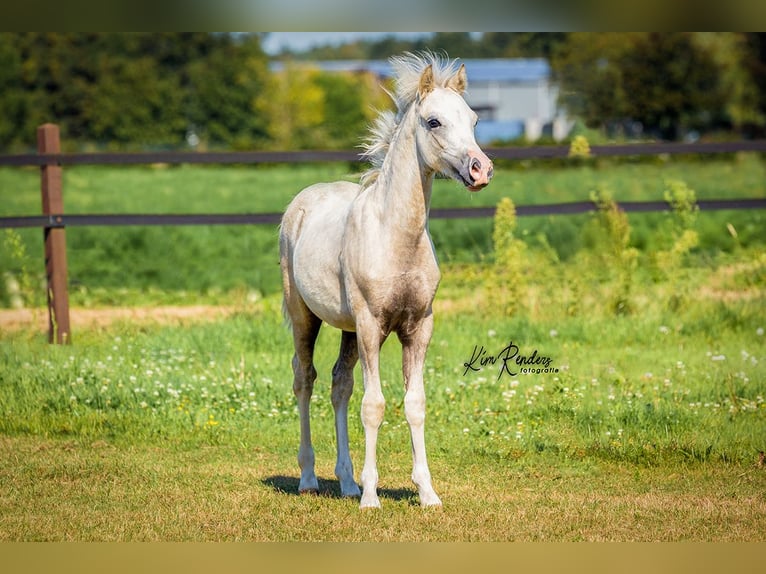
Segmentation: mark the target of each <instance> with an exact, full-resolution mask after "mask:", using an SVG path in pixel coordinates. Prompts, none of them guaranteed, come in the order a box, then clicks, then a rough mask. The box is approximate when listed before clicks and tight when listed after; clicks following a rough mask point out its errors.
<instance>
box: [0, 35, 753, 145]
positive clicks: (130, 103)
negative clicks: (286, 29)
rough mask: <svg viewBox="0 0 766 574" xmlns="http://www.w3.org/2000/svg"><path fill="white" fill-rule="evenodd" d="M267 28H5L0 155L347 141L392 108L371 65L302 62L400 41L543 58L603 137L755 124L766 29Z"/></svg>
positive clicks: (369, 51) (474, 54) (376, 52)
mask: <svg viewBox="0 0 766 574" xmlns="http://www.w3.org/2000/svg"><path fill="white" fill-rule="evenodd" d="M262 39H263V35H262V34H214V33H205V32H202V33H177V32H173V33H135V34H129V33H38V32H27V33H0V110H2V112H1V113H0V151H5V152H8V151H19V150H26V149H28V148H29V147H30V146H32V145H33V143H34V139H35V135H34V134H35V129H36V127H37V126H38V125H40V124H42V123H45V122H56V123H58V124H59V125H60V126H61V129H62V137H63V140H64V143H65V145H67V146H69V147H70V148H77V149H90V148H92V149H104V148H111V149H152V148H174V149H175V148H183V147H188V146H192V147H195V148H197V149H205V148H228V149H301V148H349V147H353V146H355V145H356V144H357V143H358V142H359V140H360V137H361V136H363V134H364V132H365V128H366V125H367V124H368V123H369V121H370V119H371V117H372V115H373V114H374V113H375V111H374V110H375V109H376V108H381V107H385V106H387V105H389V103H388V100H387V97H386V96H385V94H384V93H383V91H382V90H380V89H379V86H378V85H377V83H378V81H377V79H376V78H374V77H372V76H370V75H368V74H350V73H348V74H337V73H327V72H322V71H321V70H319V69H318V68H316V67H315V66H311V65H310V64H307V63H306V62H305V60H316V59H338V58H351V59H385V58H388V57H389V56H391V55H392V54H396V53H400V52H402V51H405V50H410V51H418V50H424V49H429V50H433V51H445V52H447V53H448V54H449V55H450V56H453V57H457V56H459V57H461V58H463V59H467V58H495V57H543V58H546V59H548V60H549V61H550V62H551V65H552V69H553V74H554V79H555V80H556V81H557V82H558V83H559V84H560V88H561V90H560V91H561V104H562V105H563V106H564V107H565V108H566V110H567V111H568V113H569V114H570V115H572V116H575V117H578V118H580V119H581V120H582V121H583V122H584V123H585V124H587V125H588V126H589V127H592V128H597V129H601V130H603V131H604V132H605V133H607V134H608V135H622V136H626V137H634V136H635V137H647V136H650V137H662V138H666V139H678V138H680V137H684V136H688V135H689V134H694V133H699V134H706V133H710V132H716V131H719V132H731V131H735V132H739V133H744V134H746V135H757V136H763V135H764V126H766V34H761V33H712V32H711V33H661V34H659V33H658V34H650V33H634V34H606V33H501V32H486V33H483V34H480V35H475V34H468V33H462V32H457V33H437V34H434V35H432V36H430V37H428V38H424V39H418V40H402V39H399V38H396V37H394V36H390V37H386V38H383V39H381V40H375V41H361V42H351V43H348V44H344V45H341V46H332V47H330V46H324V47H318V48H315V49H313V50H310V51H307V52H304V53H300V54H294V53H290V52H283V53H282V54H280V55H279V56H278V58H279V59H280V60H282V61H283V63H284V70H283V71H281V72H272V71H270V69H269V57H268V56H267V55H266V54H265V53H264V52H263V50H262V48H261V41H262Z"/></svg>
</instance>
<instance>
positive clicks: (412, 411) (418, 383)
mask: <svg viewBox="0 0 766 574" xmlns="http://www.w3.org/2000/svg"><path fill="white" fill-rule="evenodd" d="M433 326H434V320H433V315H432V314H430V313H429V315H428V316H427V317H425V318H424V319H423V320H422V321H421V323H420V325H419V327H418V328H417V329H416V330H415V331H414V332H412V333H409V334H408V335H407V336H406V337H400V339H401V340H402V370H403V372H404V385H405V389H406V392H405V395H404V414H405V416H406V417H407V422H408V423H409V425H410V434H411V437H412V482H413V483H415V486H417V487H418V495H419V497H420V504H421V505H423V506H441V503H442V501H441V500H440V499H439V497H438V495H437V494H436V492H435V491H434V489H433V486H432V485H431V472H430V471H429V470H428V461H427V460H426V443H425V419H426V393H425V386H424V382H423V369H424V366H425V359H426V350H427V349H428V343H429V342H430V341H431V333H432V332H433Z"/></svg>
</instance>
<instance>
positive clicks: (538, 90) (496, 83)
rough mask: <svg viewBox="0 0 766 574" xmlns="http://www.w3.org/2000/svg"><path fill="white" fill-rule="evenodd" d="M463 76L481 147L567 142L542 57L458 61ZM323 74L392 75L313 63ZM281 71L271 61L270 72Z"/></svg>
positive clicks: (350, 63)
mask: <svg viewBox="0 0 766 574" xmlns="http://www.w3.org/2000/svg"><path fill="white" fill-rule="evenodd" d="M461 61H462V62H463V63H464V64H465V67H466V73H467V74H468V91H467V93H466V96H465V99H466V101H467V102H468V104H469V105H470V106H471V107H472V108H473V109H474V110H475V111H476V112H477V113H478V114H479V117H480V118H481V121H480V122H479V124H478V125H477V126H476V139H477V140H478V141H479V142H480V143H489V142H491V141H494V140H510V139H516V138H519V137H522V136H525V137H526V138H527V139H529V140H536V139H538V138H539V137H540V136H541V135H543V134H544V133H546V134H549V135H551V136H552V137H554V138H555V139H562V138H564V137H566V135H567V133H568V132H569V129H570V128H571V122H570V121H569V120H568V119H567V118H566V117H565V114H564V113H563V111H562V110H560V109H559V107H558V101H557V100H558V87H557V86H556V85H555V84H554V83H553V82H552V80H551V68H550V65H549V64H548V62H547V61H546V60H544V59H542V58H528V59H522V58H514V59H466V60H461ZM311 65H313V66H317V67H318V68H320V69H321V70H324V71H327V72H371V73H373V74H376V75H377V76H378V77H380V78H388V77H390V76H391V75H392V73H393V72H392V69H391V66H390V65H389V63H388V62H387V61H385V60H369V61H366V60H326V61H319V62H313V63H312V64H311ZM281 69H283V64H282V63H281V62H273V63H272V70H274V71H279V70H281Z"/></svg>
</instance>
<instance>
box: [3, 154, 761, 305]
mask: <svg viewBox="0 0 766 574" xmlns="http://www.w3.org/2000/svg"><path fill="white" fill-rule="evenodd" d="M602 161H603V160H602ZM355 169H359V168H358V166H353V165H348V164H320V165H296V166H263V167H259V168H252V167H218V166H181V167H170V168H168V167H127V168H126V167H119V168H113V167H100V166H96V167H89V166H78V167H72V168H67V169H65V170H64V202H65V209H66V211H67V212H68V213H71V214H84V213H261V212H274V213H279V212H281V211H282V210H283V209H284V207H285V206H286V205H287V203H288V202H289V200H290V199H291V198H292V197H293V196H294V195H295V194H296V193H297V192H298V191H299V190H300V189H302V188H303V187H305V186H307V185H310V184H311V183H314V182H317V181H333V180H336V179H342V178H346V179H348V178H353V177H354V174H353V170H355ZM672 180H681V181H684V182H685V183H686V184H687V185H688V186H689V187H690V188H691V189H693V190H694V191H695V193H696V196H697V198H698V199H713V198H734V197H764V196H766V170H764V165H763V163H762V161H761V160H760V158H759V156H757V155H753V154H743V155H740V156H736V157H735V158H729V159H726V160H720V159H710V158H705V159H697V160H693V161H692V160H690V161H679V160H672V161H656V162H640V163H610V162H606V161H603V163H592V164H584V165H575V166H570V167H561V166H559V165H558V164H556V165H550V166H549V165H547V164H545V163H544V162H543V163H532V164H526V163H520V164H514V167H513V169H511V168H503V169H498V171H497V175H496V176H495V178H494V179H493V181H492V185H490V186H489V187H487V188H486V189H485V190H483V191H482V192H481V193H478V194H469V193H468V192H466V191H464V190H462V189H460V188H459V186H457V184H455V183H454V182H451V181H441V180H439V181H437V182H436V186H435V191H434V194H433V203H432V205H433V207H458V206H494V205H497V203H498V202H499V201H500V199H501V198H503V197H511V198H512V199H513V201H514V202H515V203H516V204H517V205H526V204H537V203H557V202H567V201H584V200H587V199H589V197H590V193H591V192H592V191H593V190H594V189H606V190H609V191H610V192H611V194H612V195H613V196H614V198H615V199H616V200H617V201H621V200H622V201H641V200H654V201H657V200H662V199H663V194H664V190H665V187H666V182H667V181H672ZM0 198H2V201H0V216H2V215H35V214H38V213H40V193H39V175H38V172H37V170H35V169H23V170H22V169H11V168H5V169H0ZM665 219H667V217H666V216H664V215H663V214H641V215H635V216H633V215H631V217H630V221H631V225H632V236H631V241H632V244H633V245H635V246H636V247H638V248H639V249H642V250H646V249H652V248H656V247H657V245H658V243H661V242H662V237H661V235H658V233H657V228H658V227H661V226H662V225H663V222H664V220H665ZM587 221H588V216H587V215H582V216H567V217H561V216H556V217H526V218H522V219H521V220H520V221H519V235H520V236H522V237H523V238H524V239H525V241H527V242H528V243H529V244H530V245H531V246H532V247H540V245H541V240H542V239H543V238H544V243H545V245H549V246H550V247H552V248H553V249H554V250H555V251H556V253H557V254H558V256H559V257H560V258H561V259H565V260H567V259H571V258H572V257H574V256H575V255H576V253H577V252H578V251H580V250H581V249H586V248H590V247H592V244H591V243H589V238H588V237H587V236H586V235H584V234H582V233H581V230H582V228H583V226H584V225H585V223H586V222H587ZM727 224H730V225H731V226H732V227H731V229H734V230H735V233H736V237H734V236H732V234H731V232H730V228H728V227H727ZM765 225H766V221H765V220H764V215H763V213H762V212H761V211H759V210H754V211H720V212H706V213H702V214H700V216H699V218H698V222H697V229H698V232H699V236H700V245H699V249H698V252H699V253H700V254H709V253H717V252H718V251H724V252H732V251H733V250H735V249H738V248H741V247H761V248H762V247H764V244H765V240H766V237H764V233H763V229H764V226H765ZM431 231H432V235H433V238H434V243H435V245H436V249H437V253H438V255H439V258H440V260H441V261H442V262H443V263H474V262H482V261H483V262H486V261H491V260H492V257H493V253H492V241H491V232H492V221H491V220H490V219H478V220H467V219H463V220H435V221H432V222H431ZM19 234H20V235H21V237H22V239H23V241H24V244H25V245H26V250H27V254H28V257H29V261H30V262H31V263H30V264H29V265H28V266H29V267H30V268H33V269H34V271H35V280H36V281H38V282H39V281H40V280H41V274H42V273H41V271H40V270H39V269H40V266H39V261H41V260H42V257H43V255H42V242H41V241H40V231H39V230H37V229H26V230H20V231H19ZM276 235H277V231H276V226H266V225H264V226H255V227H250V226H246V227H243V226H219V227H204V226H203V227H196V226H195V227H118V228H107V227H73V228H70V229H68V230H67V245H68V252H69V276H70V284H71V295H70V297H72V299H73V302H74V303H76V304H78V305H82V306H93V305H120V304H140V303H143V302H144V301H145V300H147V299H148V300H149V302H155V301H156V300H158V299H163V300H164V301H166V302H170V303H173V302H182V303H195V302H198V301H199V300H200V299H201V298H202V299H204V300H206V301H209V302H214V303H225V302H226V301H228V300H229V299H230V294H229V292H231V291H237V292H239V293H243V294H247V293H250V295H251V296H256V294H258V295H268V294H271V293H275V292H277V291H278V290H279V288H280V282H279V269H278V266H277V259H278V255H277V241H276ZM0 246H2V242H0ZM210 261H215V262H216V264H215V265H210V264H209V262H210ZM0 270H2V271H7V270H10V271H11V272H13V273H14V274H18V271H19V263H18V261H15V260H13V259H12V258H10V257H9V255H8V250H7V249H3V248H1V247H0ZM126 270H129V272H126ZM146 292H150V296H149V297H148V298H147V297H146V296H145V293H146ZM222 295H223V297H222ZM8 299H9V295H8V293H7V286H6V285H5V282H4V281H0V306H3V305H8Z"/></svg>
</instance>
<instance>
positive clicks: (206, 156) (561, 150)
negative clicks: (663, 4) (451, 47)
mask: <svg viewBox="0 0 766 574" xmlns="http://www.w3.org/2000/svg"><path fill="white" fill-rule="evenodd" d="M590 151H591V154H592V155H593V156H594V157H629V156H651V155H665V154H667V155H678V154H720V153H737V152H746V151H750V152H766V140H749V141H731V142H694V143H668V142H660V143H636V144H609V145H594V146H591V147H590ZM484 152H485V153H486V154H487V155H488V156H489V157H491V158H492V159H510V160H524V159H557V158H558V159H560V158H566V157H568V156H569V148H568V147H567V146H562V145H549V146H528V147H494V148H493V147H490V148H485V149H484ZM363 159H364V158H363V157H362V155H361V154H360V153H359V152H357V151H354V150H304V151H233V152H181V151H163V152H121V153H37V154H17V155H0V166H15V167H22V166H37V167H40V166H44V165H60V166H65V165H142V164H153V163H164V164H171V165H179V164H260V163H309V162H328V161H348V162H361V161H363Z"/></svg>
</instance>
